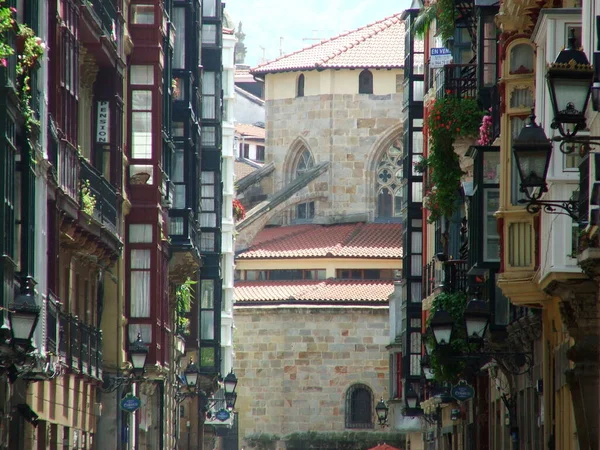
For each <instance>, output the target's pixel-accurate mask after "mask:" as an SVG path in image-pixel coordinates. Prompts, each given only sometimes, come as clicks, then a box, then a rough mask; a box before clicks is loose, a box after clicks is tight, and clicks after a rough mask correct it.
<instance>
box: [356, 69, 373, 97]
mask: <svg viewBox="0 0 600 450" xmlns="http://www.w3.org/2000/svg"><path fill="white" fill-rule="evenodd" d="M358 93H359V94H372V93H373V74H372V73H371V71H370V70H367V69H365V70H363V71H362V72H361V73H360V74H359V75H358Z"/></svg>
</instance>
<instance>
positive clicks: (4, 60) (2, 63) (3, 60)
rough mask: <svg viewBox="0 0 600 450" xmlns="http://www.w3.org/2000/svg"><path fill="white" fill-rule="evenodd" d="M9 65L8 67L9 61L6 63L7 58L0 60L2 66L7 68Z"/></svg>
mask: <svg viewBox="0 0 600 450" xmlns="http://www.w3.org/2000/svg"><path fill="white" fill-rule="evenodd" d="M7 65H8V61H6V58H2V59H0V66H2V67H6V66H7Z"/></svg>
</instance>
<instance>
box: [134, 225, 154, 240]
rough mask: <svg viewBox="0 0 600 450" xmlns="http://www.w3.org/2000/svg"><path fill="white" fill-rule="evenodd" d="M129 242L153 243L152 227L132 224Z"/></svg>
mask: <svg viewBox="0 0 600 450" xmlns="http://www.w3.org/2000/svg"><path fill="white" fill-rule="evenodd" d="M129 242H131V243H152V225H146V224H132V225H129Z"/></svg>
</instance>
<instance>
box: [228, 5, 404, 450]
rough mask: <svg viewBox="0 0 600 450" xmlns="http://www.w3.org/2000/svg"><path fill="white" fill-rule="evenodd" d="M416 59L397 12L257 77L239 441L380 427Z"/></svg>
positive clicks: (240, 190)
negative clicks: (405, 115) (258, 139)
mask: <svg viewBox="0 0 600 450" xmlns="http://www.w3.org/2000/svg"><path fill="white" fill-rule="evenodd" d="M404 57H405V55H404V23H403V22H402V20H401V19H400V14H397V15H394V16H391V17H387V18H385V19H382V20H380V21H378V22H375V23H373V24H370V25H367V26H364V27H362V28H359V29H357V30H353V31H350V32H346V33H344V34H342V35H339V36H336V37H334V38H331V39H328V40H325V41H322V42H320V43H318V44H315V45H313V46H311V47H307V48H305V49H302V50H299V51H297V52H294V53H291V54H288V55H284V56H282V57H280V58H278V59H276V60H274V61H271V62H268V63H266V64H264V65H261V66H258V67H256V68H254V69H252V74H253V75H254V76H255V77H256V78H259V79H262V80H264V83H265V86H264V92H265V110H266V127H265V128H266V141H265V163H264V165H263V166H262V167H261V168H258V169H257V170H255V171H253V172H252V173H251V174H250V175H248V176H246V177H244V178H241V179H240V178H239V177H238V179H237V183H238V186H237V192H236V194H237V197H238V199H240V200H241V201H242V203H244V204H247V205H248V206H251V209H250V210H249V211H248V212H247V214H246V217H245V218H244V219H243V220H241V221H239V222H238V223H237V225H236V229H237V230H238V232H239V235H238V237H237V240H236V273H237V280H236V284H235V297H234V301H235V316H236V331H235V340H234V341H235V343H234V345H235V360H236V363H235V367H236V374H237V376H238V379H239V380H240V382H239V385H238V403H237V406H236V408H237V410H238V413H239V427H240V438H241V439H243V438H244V436H249V435H252V434H253V433H259V432H262V433H271V434H276V435H278V436H280V437H281V438H284V437H285V436H286V435H288V434H289V433H293V432H302V431H317V432H329V431H344V430H353V431H356V430H379V425H377V423H376V419H375V413H374V407H375V404H376V402H377V401H378V400H379V398H380V397H383V398H384V399H386V400H387V399H389V397H390V389H389V377H388V371H389V363H388V358H389V354H388V351H387V350H386V346H387V345H388V344H389V343H390V339H391V338H390V332H389V318H388V316H389V314H388V297H389V295H390V294H391V293H392V292H393V289H394V280H397V279H398V278H399V277H400V270H401V267H402V262H401V258H402V224H401V222H400V211H401V210H402V208H403V205H404V201H405V200H404V198H405V196H404V195H403V189H404V184H403V179H402V167H403V164H410V162H407V161H405V158H404V156H405V155H404V151H403V148H402V140H401V135H402V112H401V111H402V107H403V94H402V90H403V66H404ZM257 189H260V190H261V192H263V193H264V198H265V200H263V201H261V202H259V203H258V204H256V203H252V202H249V201H248V199H249V197H247V195H248V193H249V192H250V191H252V192H254V194H255V193H256V190H257ZM245 196H246V197H245ZM279 448H285V447H284V443H283V440H282V441H281V442H280V443H279Z"/></svg>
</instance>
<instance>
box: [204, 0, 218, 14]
mask: <svg viewBox="0 0 600 450" xmlns="http://www.w3.org/2000/svg"><path fill="white" fill-rule="evenodd" d="M216 16H217V0H204V1H203V2H202V17H216Z"/></svg>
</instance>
